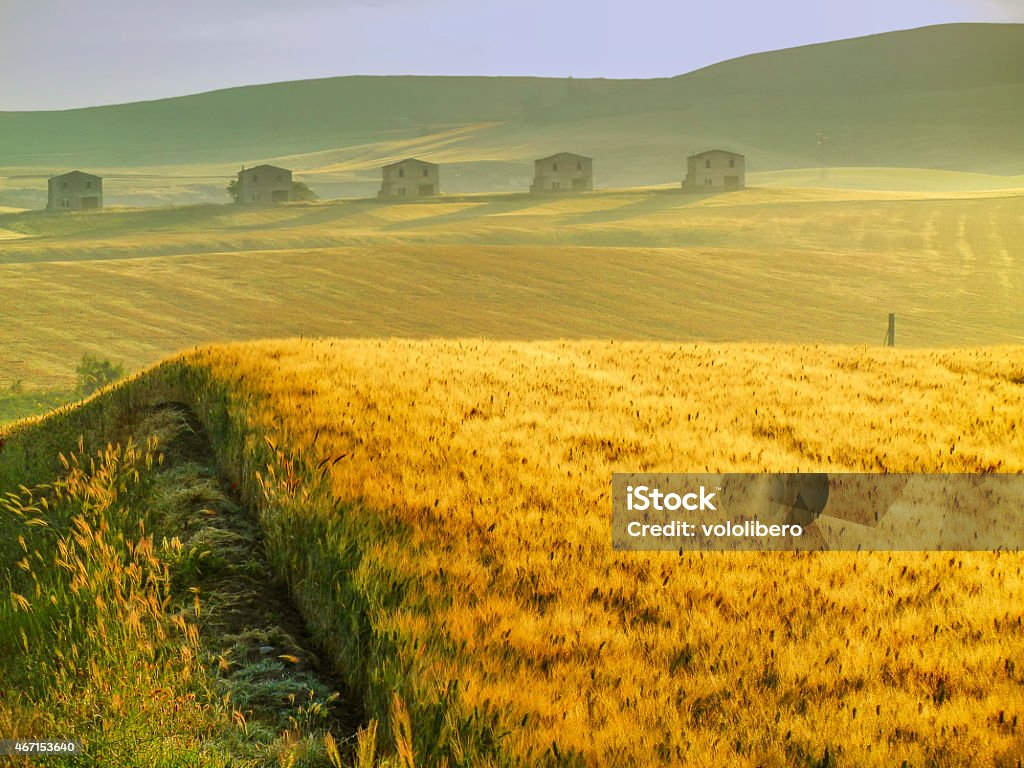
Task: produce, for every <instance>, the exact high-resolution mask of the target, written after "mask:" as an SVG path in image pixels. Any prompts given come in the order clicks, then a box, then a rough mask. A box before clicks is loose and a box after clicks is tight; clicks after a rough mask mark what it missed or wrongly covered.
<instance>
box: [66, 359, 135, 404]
mask: <svg viewBox="0 0 1024 768" xmlns="http://www.w3.org/2000/svg"><path fill="white" fill-rule="evenodd" d="M75 372H76V373H77V374H78V392H79V393H80V394H81V395H82V396H83V397H84V396H86V395H91V394H92V393H93V392H95V391H96V390H97V389H100V388H101V387H104V386H106V385H107V384H109V383H110V382H112V381H117V380H118V379H120V378H121V377H123V376H124V374H125V370H124V366H123V365H121V364H119V363H112V362H111V361H110V360H100V359H99V358H97V357H93V356H92V355H88V354H86V355H82V362H80V363H79V364H78V368H76V369H75Z"/></svg>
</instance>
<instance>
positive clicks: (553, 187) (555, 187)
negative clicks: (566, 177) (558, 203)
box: [551, 181, 561, 189]
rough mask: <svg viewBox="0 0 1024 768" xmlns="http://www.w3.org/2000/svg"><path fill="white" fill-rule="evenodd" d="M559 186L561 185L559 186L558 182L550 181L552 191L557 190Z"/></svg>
mask: <svg viewBox="0 0 1024 768" xmlns="http://www.w3.org/2000/svg"><path fill="white" fill-rule="evenodd" d="M560 186H561V184H559V182H557V181H552V182H551V188H552V189H558V188H559V187H560Z"/></svg>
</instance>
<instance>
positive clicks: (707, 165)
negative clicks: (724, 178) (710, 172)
mask: <svg viewBox="0 0 1024 768" xmlns="http://www.w3.org/2000/svg"><path fill="white" fill-rule="evenodd" d="M704 167H705V168H710V167H711V161H710V160H705V161H704Z"/></svg>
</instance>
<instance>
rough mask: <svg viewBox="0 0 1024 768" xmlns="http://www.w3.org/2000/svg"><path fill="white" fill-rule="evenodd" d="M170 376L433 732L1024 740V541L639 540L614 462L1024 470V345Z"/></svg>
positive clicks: (296, 351) (233, 366)
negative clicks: (958, 546) (758, 543)
mask: <svg viewBox="0 0 1024 768" xmlns="http://www.w3.org/2000/svg"><path fill="white" fill-rule="evenodd" d="M147 393H153V394H147ZM169 396H173V397H176V398H181V399H184V400H186V401H187V402H191V403H193V404H194V405H195V407H196V408H197V410H198V411H199V413H200V414H201V416H202V418H203V420H204V421H205V422H206V423H207V425H208V427H209V428H210V430H211V434H212V436H213V438H214V443H215V444H216V445H217V447H218V451H219V453H220V455H221V457H222V459H223V460H224V463H225V466H226V467H228V468H229V470H228V471H229V472H231V473H233V474H234V476H236V477H237V479H238V482H239V483H240V484H241V485H242V487H243V493H244V494H246V495H247V497H249V498H251V499H252V502H253V503H254V505H255V506H257V507H258V508H259V509H260V516H261V520H262V522H263V528H264V531H265V534H266V537H267V539H266V540H267V546H268V551H269V553H270V556H271V559H272V561H273V562H274V563H275V564H276V565H277V566H278V568H279V569H280V570H281V572H283V573H285V574H287V579H288V581H289V584H290V585H291V588H292V591H293V594H294V596H295V599H296V600H297V602H298V604H299V605H300V607H301V609H302V611H303V613H304V615H305V616H306V618H307V621H308V622H309V623H310V626H311V628H312V630H313V632H314V634H315V635H316V636H317V637H319V638H321V639H322V640H323V641H324V642H325V643H326V644H327V646H328V648H330V649H331V652H332V656H333V658H334V660H335V663H336V664H337V665H338V666H339V667H340V668H341V669H343V670H345V672H346V674H347V675H349V676H350V678H351V680H352V681H353V683H354V684H355V685H356V686H357V687H358V688H359V689H361V690H364V691H365V692H366V697H367V701H368V703H369V709H370V713H372V714H375V715H378V716H381V717H383V718H385V719H386V716H387V711H386V710H387V700H388V699H387V697H388V695H389V694H390V692H392V691H399V692H400V693H401V695H402V696H404V697H405V698H406V700H407V701H408V702H409V706H410V711H411V712H412V720H413V732H414V740H415V741H416V744H417V749H418V750H420V753H421V754H423V755H434V756H435V757H436V756H437V755H451V754H455V753H459V754H464V755H467V756H469V757H467V758H466V759H467V760H468V761H469V762H468V764H474V765H475V764H485V763H486V761H487V760H494V761H495V762H501V761H502V760H503V759H505V758H513V759H516V760H527V761H542V760H545V759H547V760H551V761H553V762H559V761H561V764H572V763H573V761H578V762H579V763H580V764H609V765H611V764H614V765H652V764H664V765H679V764H697V765H721V764H723V760H724V761H725V762H726V763H728V764H732V765H750V766H755V765H857V766H861V765H878V766H890V765H900V764H902V763H903V762H904V761H906V764H907V765H976V764H985V765H1005V766H1013V765H1016V760H1017V758H1018V757H1019V756H1020V755H1021V754H1022V753H1024V732H1022V731H1024V725H1022V723H1021V722H1020V721H1021V719H1022V718H1024V688H1022V680H1021V671H1020V666H1019V664H1020V662H1019V660H1020V656H1021V652H1022V651H1024V626H1022V622H1024V614H1022V613H1021V598H1022V594H1024V577H1022V574H1021V567H1022V565H1024V562H1022V560H1021V556H1020V555H1019V554H1017V553H1002V554H998V555H997V554H967V553H938V552H934V553H928V554H915V553H902V554H898V553H893V554H886V553H877V554H852V553H842V554H838V553H829V554H822V553H819V554H811V555H800V556H797V555H785V554H777V555H722V554H717V555H711V554H704V555H703V556H702V555H699V554H695V555H687V556H679V555H673V554H666V553H651V554H644V555H637V554H629V555H624V554H614V553H612V551H611V549H610V516H611V501H610V479H611V474H612V472H614V471H635V470H644V471H652V472H658V471H702V472H703V471H708V472H723V471H815V470H832V471H838V470H863V471H890V472H898V471H962V472H974V471H1000V472H1020V471H1022V470H1024V441H1022V437H1021V434H1022V433H1021V429H1020V426H1021V422H1020V419H1021V413H1022V412H1024V352H1022V351H1021V348H1020V347H992V348H985V349H977V350H960V351H956V350H938V351H905V350H886V349H869V348H865V347H823V346H764V345H706V344H696V345H695V344H659V343H621V342H611V341H608V342H566V341H561V342H546V343H506V342H496V341H480V340H471V339H470V340H453V341H449V342H413V341H372V340H369V341H345V340H329V339H325V340H321V341H299V340H294V341H285V342H262V343H258V344H253V345H240V346H230V347H217V348H213V349H209V350H199V351H196V352H194V353H190V354H189V355H187V356H186V358H185V359H183V360H181V361H177V362H171V363H167V364H165V365H163V366H162V367H160V368H158V369H157V370H156V371H155V372H152V373H149V374H146V375H145V376H144V377H143V379H141V380H140V381H138V382H136V383H134V384H130V385H128V387H127V388H126V389H125V390H123V391H122V392H121V393H120V394H116V393H115V395H108V398H111V397H114V398H120V400H121V401H122V402H131V401H134V402H139V401H141V400H145V399H146V398H147V397H157V398H165V397H169ZM126 399H127V400H126ZM105 410H106V413H107V416H106V418H108V419H116V412H117V409H116V408H110V407H108V408H107V409H105ZM60 418H63V419H68V420H69V421H70V423H71V424H72V425H73V424H74V418H75V417H74V412H72V414H70V415H69V416H65V417H60ZM47 424H48V422H43V423H42V424H41V425H40V426H38V427H24V428H22V429H24V430H25V431H24V432H22V431H20V430H19V431H16V432H15V433H14V434H13V435H12V437H11V439H10V446H13V449H14V451H15V453H12V454H11V455H12V456H13V455H17V451H19V450H21V448H20V447H19V446H21V445H22V444H25V445H26V446H27V445H28V444H29V443H31V444H32V445H37V443H34V442H32V441H33V437H32V436H33V430H40V429H41V430H46V429H48V427H47ZM53 424H54V425H53V427H51V428H50V429H56V428H57V427H58V426H60V424H61V422H60V419H58V420H57V421H55V422H54V423H53ZM63 428H64V429H67V428H68V426H67V425H65V426H64V427H63ZM21 435H24V437H21ZM21 441H27V442H24V443H22V442H21ZM10 446H9V449H8V450H9V451H10V450H11V447H10ZM35 450H38V447H37V448H36V449H35ZM439 713H440V714H439ZM442 723H443V725H442ZM506 732H507V735H505V736H503V737H501V738H498V739H497V741H495V740H494V739H495V734H502V733H506ZM453 739H457V740H458V741H459V744H461V746H458V747H453V746H452V743H453V742H452V740H453ZM453 750H454V751H453ZM460 750H461V752H460ZM502 756H505V757H504V758H503V757H502ZM545 756H546V757H545Z"/></svg>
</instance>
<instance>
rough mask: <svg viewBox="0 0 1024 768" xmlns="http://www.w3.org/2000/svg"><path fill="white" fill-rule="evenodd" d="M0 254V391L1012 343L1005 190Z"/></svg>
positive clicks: (723, 200) (385, 209)
mask: <svg viewBox="0 0 1024 768" xmlns="http://www.w3.org/2000/svg"><path fill="white" fill-rule="evenodd" d="M894 173H895V172H894ZM908 178H909V177H908ZM915 180H916V182H915V183H920V179H918V178H917V176H914V177H913V178H911V181H915ZM0 236H2V237H3V239H2V240H0V286H2V287H3V293H4V301H3V305H2V307H0V318H2V322H3V330H2V331H0V333H2V339H3V343H2V344H0V387H2V386H4V385H7V384H9V383H10V382H11V381H17V380H23V381H24V382H25V384H26V385H28V386H52V387H58V386H65V385H66V384H67V383H68V382H69V380H71V379H72V378H73V370H74V367H75V365H76V363H77V362H78V360H79V359H80V358H81V356H82V354H84V353H90V354H93V355H97V356H102V357H105V358H111V359H113V360H116V361H118V362H122V363H124V364H126V365H127V366H128V367H129V368H137V367H141V366H143V365H148V364H151V363H154V362H156V361H157V360H159V359H161V358H162V357H164V356H166V355H168V354H171V353H174V352H176V351H178V350H180V349H182V348H187V347H191V346H194V345H197V344H207V343H216V342H222V341H234V340H250V339H259V338H267V337H274V338H276V337H287V336H299V335H305V336H347V337H368V336H370V337H389V336H400V337H415V338H433V337H448V338H452V337H465V336H481V337H488V338H503V339H519V340H531V339H557V338H592V339H601V338H604V339H608V338H614V339H637V340H642V339H649V340H657V341H700V340H703V341H766V342H784V343H815V342H819V343H842V344H879V343H881V341H882V338H883V336H884V334H885V323H886V316H887V314H888V313H889V312H895V313H896V314H897V322H898V335H897V341H898V344H899V345H901V346H908V347H920V346H940V345H941V346H965V345H974V344H1020V343H1024V315H1022V314H1021V313H1020V307H1019V304H1020V297H1021V296H1022V295H1024V285H1022V283H1021V279H1022V278H1021V275H1022V274H1024V271H1022V264H1021V253H1020V249H1019V248H1018V247H1017V245H1016V244H1017V243H1019V242H1021V241H1022V240H1024V195H1022V194H1021V193H1020V190H1017V191H1016V192H1014V191H1012V190H1008V191H1001V192H974V193H966V192H959V193H957V192H931V193H928V192H914V193H910V192H901V193H897V192H870V191H863V190H825V189H768V188H764V189H747V190H743V191H740V192H735V193H730V194H724V195H716V196H710V197H705V196H700V195H684V194H681V193H680V192H678V191H677V190H650V189H643V190H618V191H605V192H596V193H593V194H590V195H587V196H582V197H576V198H570V199H565V198H561V199H546V198H536V197H531V196H529V195H478V196H465V197H451V198H447V197H442V198H438V199H434V200H424V201H418V202H409V203H390V202H386V203H379V202H377V201H373V200H350V201H333V202H325V203H319V204H294V205H287V206H282V207H277V208H271V209H258V210H252V209H250V208H248V207H245V206H231V205H219V206H218V205H206V206H192V207H181V208H170V209H159V210H154V209H149V210H146V209H135V210H132V209H122V210H117V209H112V210H107V211H102V212H96V213H87V214H82V215H53V214H46V213H45V212H39V211H32V212H26V213H12V214H4V213H0ZM55 318H58V319H56V320H55Z"/></svg>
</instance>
